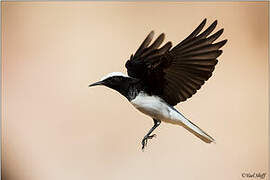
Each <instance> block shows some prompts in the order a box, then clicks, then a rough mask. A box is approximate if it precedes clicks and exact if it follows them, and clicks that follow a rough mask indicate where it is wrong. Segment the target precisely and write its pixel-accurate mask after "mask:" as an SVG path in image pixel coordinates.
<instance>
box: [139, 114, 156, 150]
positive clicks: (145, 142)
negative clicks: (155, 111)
mask: <svg viewBox="0 0 270 180" xmlns="http://www.w3.org/2000/svg"><path fill="white" fill-rule="evenodd" d="M153 120H154V126H153V127H152V128H151V129H150V130H149V131H148V133H147V134H146V135H145V136H144V138H143V140H142V150H143V149H144V148H145V147H146V145H147V140H148V139H152V138H153V137H155V136H156V134H153V135H150V134H151V133H152V132H153V131H154V130H155V129H156V128H157V127H158V126H159V125H160V122H161V121H160V120H158V119H153Z"/></svg>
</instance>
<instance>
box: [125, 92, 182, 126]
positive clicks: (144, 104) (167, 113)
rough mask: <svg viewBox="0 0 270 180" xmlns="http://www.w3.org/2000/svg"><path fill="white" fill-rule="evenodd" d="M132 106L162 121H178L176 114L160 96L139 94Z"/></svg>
mask: <svg viewBox="0 0 270 180" xmlns="http://www.w3.org/2000/svg"><path fill="white" fill-rule="evenodd" d="M130 102H131V104H132V105H133V106H134V107H135V108H137V109H138V110H139V111H141V112H142V113H144V114H146V115H148V116H150V117H152V118H155V119H159V120H161V121H171V120H176V117H175V116H176V115H177V114H176V113H175V112H174V110H173V109H172V108H171V107H170V106H168V104H167V103H166V102H164V100H162V99H161V98H159V97H158V96H149V95H147V94H145V93H139V95H137V96H136V98H135V99H133V100H131V101H130Z"/></svg>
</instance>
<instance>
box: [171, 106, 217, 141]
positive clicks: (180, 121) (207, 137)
mask: <svg viewBox="0 0 270 180" xmlns="http://www.w3.org/2000/svg"><path fill="white" fill-rule="evenodd" d="M173 110H174V111H175V112H176V113H177V120H178V121H174V122H171V123H173V124H179V125H181V126H183V127H184V128H185V129H187V130H188V131H189V132H191V133H192V134H194V135H195V136H197V137H198V138H200V139H201V140H203V141H204V142H206V143H211V142H215V140H214V139H213V138H212V137H211V136H210V135H208V134H207V133H206V132H204V131H203V130H202V129H201V128H199V127H198V126H197V125H195V124H194V123H192V122H191V121H190V120H188V119H187V118H185V117H184V116H183V115H182V114H181V113H180V112H178V111H177V110H176V109H174V108H173ZM174 117H175V114H174ZM174 119H175V118H174Z"/></svg>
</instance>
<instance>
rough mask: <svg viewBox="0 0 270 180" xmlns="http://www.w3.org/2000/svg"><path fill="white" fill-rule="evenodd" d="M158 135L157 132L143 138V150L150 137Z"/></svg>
mask: <svg viewBox="0 0 270 180" xmlns="http://www.w3.org/2000/svg"><path fill="white" fill-rule="evenodd" d="M156 136H157V135H156V134H153V135H146V136H144V138H143V140H142V150H144V148H145V147H146V145H147V141H148V139H152V138H153V137H156Z"/></svg>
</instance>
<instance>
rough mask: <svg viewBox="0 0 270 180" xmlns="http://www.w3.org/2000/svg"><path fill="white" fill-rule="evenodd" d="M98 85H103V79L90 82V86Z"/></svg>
mask: <svg viewBox="0 0 270 180" xmlns="http://www.w3.org/2000/svg"><path fill="white" fill-rule="evenodd" d="M97 85H103V81H98V82H95V83H93V84H90V85H89V86H88V87H92V86H97Z"/></svg>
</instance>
